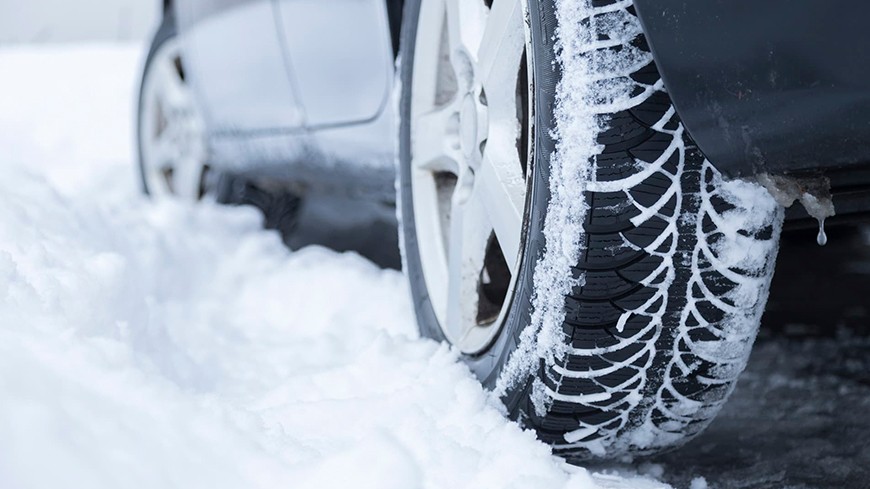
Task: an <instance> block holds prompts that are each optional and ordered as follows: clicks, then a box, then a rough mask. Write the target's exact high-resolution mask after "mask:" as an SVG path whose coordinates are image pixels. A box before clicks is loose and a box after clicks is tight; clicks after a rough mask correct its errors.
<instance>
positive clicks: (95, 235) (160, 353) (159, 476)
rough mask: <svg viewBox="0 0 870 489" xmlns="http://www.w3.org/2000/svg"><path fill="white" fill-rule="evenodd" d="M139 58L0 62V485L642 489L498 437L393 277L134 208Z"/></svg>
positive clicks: (66, 53) (243, 215)
mask: <svg viewBox="0 0 870 489" xmlns="http://www.w3.org/2000/svg"><path fill="white" fill-rule="evenodd" d="M139 52H140V50H139V49H138V47H136V46H133V47H99V46H90V47H81V48H76V49H68V50H60V49H47V48H44V49H38V50H33V49H27V50H24V49H22V50H0V73H3V74H4V76H3V77H2V78H0V94H3V96H2V97H0V171H2V175H3V178H2V179H0V487H4V488H14V489H18V488H57V487H75V488H100V487H106V488H113V489H118V488H155V487H163V488H171V487H185V488H198V487H202V488H208V489H216V488H224V487H226V488H258V487H263V488H266V487H294V488H307V487H310V488H330V487H358V488H373V489H392V488H395V489H413V488H442V487H443V488H462V487H475V488H487V489H490V488H502V487H505V488H508V487H516V488H522V489H534V488H542V489H554V488H560V487H561V488H572V489H579V488H592V487H608V488H620V487H636V488H645V487H661V484H658V483H655V482H653V481H650V480H648V479H643V478H638V477H637V476H634V475H633V472H632V470H631V469H630V468H625V469H621V471H622V473H623V475H622V476H617V475H603V474H593V473H590V472H588V471H586V470H583V469H579V468H574V467H569V466H567V465H565V464H564V463H562V462H561V461H560V460H559V459H557V458H554V457H552V456H551V454H550V450H549V448H548V447H546V446H545V445H543V444H541V443H539V442H538V441H537V440H536V439H535V437H534V436H533V434H532V433H529V432H523V431H522V430H520V429H519V428H518V427H517V426H516V425H515V424H513V423H509V422H507V421H506V420H505V419H504V418H503V417H502V415H501V414H500V407H499V405H498V404H497V402H496V401H494V400H493V398H492V397H491V396H490V395H488V394H487V393H485V392H484V391H483V390H482V389H481V387H480V385H479V384H478V382H477V381H476V380H475V379H474V378H473V377H472V375H471V374H470V373H469V372H468V371H467V369H466V368H464V367H463V366H462V365H461V364H459V363H457V361H456V356H455V354H454V353H453V352H451V351H449V350H448V349H447V348H445V347H443V346H440V345H437V344H434V343H431V342H428V341H422V340H419V339H417V336H416V332H415V328H414V326H413V315H412V311H411V306H410V304H409V302H408V300H407V291H406V290H405V287H406V286H405V282H404V279H403V278H402V276H401V275H400V274H398V273H396V272H391V271H383V270H379V269H377V268H375V267H374V266H373V265H371V264H370V263H368V262H366V261H365V260H363V259H362V258H360V257H358V256H357V255H355V254H336V253H333V252H330V251H327V250H324V249H320V248H310V249H307V250H304V251H301V252H298V253H290V252H288V251H287V250H286V249H285V248H284V247H283V246H282V244H281V242H280V240H279V238H278V236H277V235H275V234H273V233H268V232H264V231H262V230H261V229H260V217H259V216H258V215H257V214H256V213H255V212H254V211H253V210H250V209H228V208H218V207H216V206H213V205H208V204H206V205H201V206H197V207H185V206H182V205H180V204H174V203H165V204H160V205H156V204H151V203H148V202H146V201H145V200H144V199H142V198H141V197H139V196H138V194H137V188H136V181H135V178H134V172H133V164H132V162H131V159H132V156H131V154H132V146H131V138H130V122H131V120H132V113H131V110H132V102H131V100H132V87H134V86H135V72H136V69H135V68H136V67H137V66H138V64H139Z"/></svg>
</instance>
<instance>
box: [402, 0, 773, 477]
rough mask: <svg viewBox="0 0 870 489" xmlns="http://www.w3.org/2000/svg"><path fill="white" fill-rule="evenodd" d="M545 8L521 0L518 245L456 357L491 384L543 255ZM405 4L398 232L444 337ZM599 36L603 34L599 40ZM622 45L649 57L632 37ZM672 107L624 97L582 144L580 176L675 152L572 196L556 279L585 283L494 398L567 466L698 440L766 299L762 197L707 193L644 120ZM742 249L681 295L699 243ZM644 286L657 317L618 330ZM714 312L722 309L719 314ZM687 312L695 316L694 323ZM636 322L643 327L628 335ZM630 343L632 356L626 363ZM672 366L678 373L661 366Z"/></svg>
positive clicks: (690, 158)
mask: <svg viewBox="0 0 870 489" xmlns="http://www.w3.org/2000/svg"><path fill="white" fill-rule="evenodd" d="M495 1H498V0H495ZM555 3H556V2H552V1H546V0H529V10H530V12H529V14H530V15H529V21H530V29H531V39H532V50H533V59H534V62H533V64H534V66H533V71H534V74H535V107H536V110H535V160H534V162H533V164H532V172H533V174H532V179H531V180H532V182H531V188H530V202H529V204H528V208H527V213H528V221H527V240H526V242H525V243H524V259H523V262H522V264H521V267H520V271H519V278H518V280H517V285H516V289H515V292H514V297H513V302H512V306H511V309H510V311H509V314H508V316H507V318H506V321H505V324H504V326H503V328H502V331H501V333H500V334H499V336H498V337H497V339H496V340H495V341H494V343H493V344H492V345H491V347H490V348H489V349H488V350H487V351H485V352H484V353H483V354H481V355H477V356H469V355H463V357H462V360H463V361H464V362H465V363H466V364H467V365H468V367H469V368H470V369H471V370H472V371H473V372H474V373H475V374H476V375H477V376H478V377H479V378H480V380H481V382H482V384H483V385H484V386H485V387H487V388H490V389H493V388H496V386H497V384H498V383H499V379H500V377H501V376H502V374H503V373H504V370H505V366H506V365H507V364H508V362H509V359H510V358H511V355H512V354H513V353H514V352H515V351H517V349H518V345H519V344H520V343H521V338H522V336H523V333H524V331H525V330H526V328H527V327H529V325H530V324H531V311H532V310H533V306H534V300H533V299H534V294H535V282H534V272H535V269H536V266H537V265H538V262H539V259H540V258H541V257H542V256H543V255H544V253H545V251H546V239H545V229H544V226H545V222H546V220H547V212H548V203H549V202H550V199H551V194H550V189H549V182H550V170H551V164H552V161H551V157H552V155H553V154H554V153H555V151H556V150H557V146H556V141H554V140H553V138H552V136H551V135H552V130H553V129H554V124H555V122H554V121H555V110H556V107H557V101H556V93H557V87H558V84H559V82H560V80H561V77H562V72H561V70H560V64H559V60H558V53H557V47H556V45H555V43H554V41H553V33H555V32H557V28H558V22H557V12H556V6H555ZM588 6H589V8H591V9H592V11H593V12H594V11H595V10H596V9H601V10H602V11H603V12H604V11H612V10H613V9H621V10H622V11H624V12H623V13H625V14H627V16H629V17H631V18H633V19H634V20H633V21H632V22H635V23H638V22H637V19H636V15H635V13H634V9H633V6H632V5H631V2H630V1H628V2H627V1H622V2H618V1H616V0H588ZM419 11H420V0H409V1H408V2H407V3H406V5H405V17H404V22H403V29H402V42H401V46H402V51H401V56H400V78H401V83H402V87H403V90H402V93H401V97H400V105H399V110H400V117H401V125H400V139H399V167H400V168H399V183H398V187H399V200H400V202H399V217H400V223H401V231H400V233H401V234H400V236H401V238H402V240H403V245H404V247H403V249H404V253H403V257H404V261H405V263H404V265H405V270H406V274H407V276H408V279H409V282H410V287H411V292H412V296H413V301H414V305H415V310H416V314H417V320H418V325H419V329H420V332H421V334H422V335H423V336H425V337H428V338H432V339H435V340H437V341H446V339H445V337H444V335H443V333H442V331H441V329H440V327H439V325H438V321H437V319H436V317H435V314H434V311H433V309H432V305H431V302H430V299H429V296H428V292H427V290H426V283H425V279H424V277H423V271H422V265H421V261H420V257H419V247H418V244H417V236H416V234H415V223H414V209H413V199H412V198H411V183H410V161H411V154H410V116H411V114H410V97H411V93H410V92H411V87H412V77H413V70H412V68H413V65H414V53H415V49H414V42H415V39H416V33H417V22H418V17H419ZM593 15H595V14H593ZM638 24H639V23H638ZM638 30H639V28H638ZM598 34H599V36H602V35H603V36H604V38H606V35H607V33H598ZM629 44H630V45H631V47H633V48H636V49H638V50H641V51H644V52H645V53H647V55H648V53H649V48H648V46H647V44H646V41H645V39H644V37H643V34H642V32H641V33H640V34H638V35H637V36H636V37H635V38H634V39H631V41H630V43H629ZM623 47H626V46H623ZM647 58H648V60H649V62H648V63H646V64H644V65H643V66H641V67H639V68H638V69H636V70H635V71H634V72H633V73H631V74H630V77H631V78H632V80H634V81H636V82H638V83H639V84H643V85H654V84H655V83H658V84H659V86H660V85H661V83H660V77H659V75H658V72H657V70H656V67H655V64H654V61H653V60H652V56H651V55H648V56H647ZM671 109H672V105H671V101H670V98H669V97H668V95H667V93H666V92H665V91H664V88H663V87H660V88H659V89H657V90H655V93H654V94H653V95H651V96H649V97H648V98H646V99H645V100H643V101H642V102H641V103H639V104H638V105H636V106H634V107H631V108H630V109H628V110H622V111H619V112H617V113H612V114H607V115H605V116H603V117H604V118H606V119H607V121H608V125H609V128H606V129H603V130H602V131H601V132H600V133H599V134H598V138H597V142H598V143H599V144H600V145H601V146H602V147H603V150H602V152H601V154H599V155H597V156H596V157H595V158H594V161H593V162H591V163H594V168H595V169H596V171H595V175H594V176H593V178H594V179H597V180H602V181H613V180H618V179H624V178H627V179H630V178H631V177H632V176H634V175H636V174H637V173H639V170H638V169H637V165H636V164H635V158H638V159H642V160H643V161H646V162H655V161H657V159H658V158H660V157H661V156H662V154H663V152H664V151H665V149H666V148H668V147H669V145H670V144H671V143H672V142H674V138H675V137H676V136H674V133H675V132H676V134H678V135H681V137H680V139H681V140H680V141H677V142H676V144H679V145H680V146H681V150H680V152H679V157H678V158H669V159H668V161H666V162H664V163H663V164H660V168H659V171H657V172H654V173H653V174H651V175H650V176H649V178H645V179H644V180H643V181H642V182H641V183H639V184H637V185H635V186H633V187H631V188H624V189H621V191H618V192H595V191H587V192H585V194H584V195H585V199H586V202H587V203H588V205H589V210H588V212H587V214H586V216H585V222H584V229H585V236H584V237H583V241H584V242H585V246H584V247H583V249H582V252H581V253H580V256H581V258H580V260H579V262H578V263H577V264H576V266H575V267H574V270H573V273H567V274H566V276H565V280H566V281H571V280H577V279H578V277H583V278H584V279H585V283H584V284H583V285H578V286H577V287H574V289H573V292H572V293H571V294H568V295H567V296H566V297H565V303H564V320H563V322H562V335H563V342H564V345H565V346H566V347H570V348H572V349H573V350H572V351H573V353H572V354H569V355H564V356H561V357H557V356H555V354H554V355H553V356H552V357H550V358H541V359H540V362H539V363H540V364H539V368H537V369H536V370H535V371H534V372H532V373H531V374H530V375H528V376H527V377H526V378H524V379H522V381H520V382H518V383H514V384H513V385H510V386H509V387H508V388H507V390H505V391H504V392H503V393H502V394H503V401H504V402H505V405H506V407H507V409H508V412H509V415H510V417H511V418H512V419H516V420H518V421H520V422H521V423H522V424H523V425H524V426H525V427H528V428H532V429H534V430H536V432H537V434H538V436H539V438H540V439H541V440H543V441H545V442H547V443H549V444H551V445H552V446H553V447H554V450H555V452H556V453H557V454H559V455H561V456H563V457H565V458H566V459H567V460H568V461H569V462H581V461H585V460H587V459H590V458H600V457H607V458H612V457H617V456H623V455H635V454H649V453H654V452H657V451H661V450H665V449H670V448H674V447H677V446H680V445H681V444H682V443H684V442H685V441H687V440H689V439H691V438H692V437H694V436H696V435H697V434H699V433H700V432H701V431H702V429H703V428H704V427H706V426H707V425H708V424H709V422H710V421H711V420H712V418H713V417H714V416H715V414H716V413H717V412H718V410H719V408H720V407H721V405H722V403H723V402H724V401H725V399H726V398H727V397H728V396H729V395H730V393H731V391H732V389H733V386H734V383H735V382H736V379H737V375H738V374H739V373H740V372H742V370H743V369H744V368H745V364H746V359H747V357H748V350H749V348H751V345H752V342H753V341H754V339H755V334H756V332H757V328H758V324H759V321H760V315H761V312H762V311H763V307H764V304H765V302H766V298H767V291H768V287H769V283H770V279H771V278H772V274H773V265H774V261H775V255H776V250H777V242H778V237H779V231H780V229H781V220H782V213H781V211H780V210H779V209H778V208H776V207H775V206H774V205H772V204H771V203H770V202H769V201H763V202H762V203H763V204H764V205H760V207H759V210H758V212H759V213H760V214H761V216H760V218H758V219H752V220H748V221H747V220H746V218H745V215H744V214H741V212H744V213H745V211H747V207H751V206H754V205H759V203H758V202H754V201H753V199H756V200H757V199H759V198H761V199H763V197H758V195H759V194H757V193H754V192H755V190H757V189H746V188H743V187H740V185H743V184H742V183H738V184H736V185H738V187H740V188H736V189H734V190H735V191H728V192H725V191H721V190H722V189H724V188H726V187H727V186H728V185H731V184H726V183H725V182H723V180H722V179H721V176H720V175H719V173H718V172H717V171H716V170H715V167H713V165H711V164H710V163H709V162H707V161H706V160H705V158H704V157H703V155H702V154H701V153H700V151H698V150H697V148H695V147H694V144H693V143H692V141H691V139H690V137H689V136H688V134H687V133H685V131H683V130H682V124H681V122H680V120H679V118H678V116H677V115H676V114H675V113H674V114H673V116H672V117H671V118H670V120H669V121H667V124H666V125H665V128H667V131H668V132H663V131H662V130H657V129H656V128H654V127H653V126H654V125H655V122H656V121H659V119H661V118H662V116H663V115H665V114H666V113H668V111H669V110H671ZM729 188H730V187H729ZM674 189H676V192H677V193H679V195H680V198H674V199H669V200H668V201H667V202H666V203H664V205H663V206H662V207H661V209H660V212H659V213H657V214H656V215H654V216H651V217H650V218H648V219H646V220H644V221H643V222H637V223H633V222H632V218H636V217H637V216H638V215H639V214H640V211H639V210H638V209H637V207H636V206H635V205H634V204H636V203H637V202H644V203H647V204H650V205H654V204H653V203H655V202H656V201H657V200H658V199H662V198H663V197H666V196H667V195H668V192H669V191H673V190H674ZM747 194H751V195H750V198H748V200H747V199H744V197H746V195H747ZM741 216H743V217H741ZM729 219H730V221H731V222H729V225H728V226H725V227H726V229H717V225H716V224H715V223H716V222H728V220H729ZM670 224H673V225H675V226H676V232H675V236H672V237H670V238H668V239H667V240H666V241H667V242H668V243H669V244H670V245H672V247H673V249H674V252H673V256H672V257H671V259H672V261H671V262H670V263H671V264H672V266H671V270H672V273H673V276H672V278H671V280H669V281H668V283H667V284H666V287H665V285H663V282H662V281H661V280H660V279H659V278H658V277H654V276H650V274H651V273H652V272H653V271H654V270H656V268H657V267H658V265H659V264H660V259H659V257H657V256H654V253H650V252H647V251H646V250H645V249H644V248H645V247H647V246H649V245H650V244H651V243H653V242H654V241H655V240H656V239H657V238H658V237H660V236H661V235H662V234H663V232H664V231H665V229H667V228H668V226H669V225H670ZM671 229H674V228H671ZM701 231H703V232H701ZM756 245H757V246H760V247H761V250H762V251H761V257H762V259H761V260H756V261H755V262H753V263H752V265H753V266H746V267H744V268H736V267H735V269H723V270H717V269H716V268H715V267H714V266H713V265H712V264H711V263H710V261H714V262H715V261H717V260H716V257H710V260H708V261H707V262H705V263H704V264H705V266H706V269H705V271H704V272H703V275H704V276H703V285H704V286H705V287H706V288H705V291H704V292H705V293H712V294H713V295H715V297H713V298H710V299H711V300H708V298H705V297H703V294H701V295H700V296H699V294H698V291H697V290H696V289H697V288H698V287H699V286H698V280H697V273H699V272H698V271H697V269H695V268H694V267H692V266H691V263H692V257H693V256H695V255H696V254H697V253H698V250H699V249H708V248H709V249H713V248H717V247H718V248H721V249H722V250H723V253H726V252H732V251H734V250H735V249H739V247H741V246H750V247H751V246H756ZM708 251H709V250H708ZM726 276H727V277H732V278H734V277H735V276H741V277H745V278H746V283H743V282H741V281H740V280H738V282H740V283H735V282H734V281H732V280H729V279H728V278H726ZM657 292H662V294H663V301H662V304H660V305H659V307H660V308H662V317H663V318H665V319H664V320H663V323H662V324H661V325H660V326H656V327H654V328H652V327H649V324H646V325H645V324H644V322H643V319H640V318H638V317H637V316H636V315H633V316H631V317H629V319H628V320H627V321H626V323H625V324H624V328H619V327H618V321H619V318H620V316H621V315H623V314H633V310H634V309H635V308H638V307H641V306H642V305H643V304H645V302H646V301H647V300H648V299H649V298H650V297H652V296H653V295H654V294H656V293H657ZM738 292H739V293H748V294H749V295H750V296H753V294H754V297H755V300H754V301H748V302H747V303H745V304H735V303H734V300H733V298H732V297H731V296H732V295H734V294H737V293H738ZM717 305H718V306H721V307H717ZM726 305H727V307H726ZM723 307H724V308H725V309H728V311H727V312H726V311H723V310H722V308H723ZM690 308H691V310H690ZM692 311H695V312H692ZM693 314H694V315H701V316H703V317H702V318H695V317H693ZM701 322H703V323H705V324H700V323H701ZM692 323H695V324H692ZM735 324H740V325H741V326H740V327H741V328H742V329H740V331H739V332H738V333H739V335H737V333H735V335H737V336H739V341H737V344H738V346H734V344H733V343H734V341H731V340H728V341H726V340H724V339H723V340H721V341H720V340H719V338H720V337H721V335H720V328H723V327H727V328H732V327H734V326H733V325H735ZM645 328H646V329H651V331H650V332H649V333H648V334H647V333H643V332H644V331H645ZM640 333H643V334H640ZM620 340H623V342H625V341H627V342H628V344H626V345H625V346H624V347H621V348H619V349H617V350H614V351H608V352H606V353H600V352H599V350H600V349H601V348H603V347H606V346H608V345H611V346H612V345H615V344H620ZM695 342H705V343H704V345H705V346H706V350H705V351H704V353H703V354H701V353H699V352H697V351H693V347H694V346H695V345H696V343H695ZM644 349H646V353H642V354H640V355H639V356H638V353H639V352H644V351H645V350H644ZM735 349H739V350H740V351H738V352H736V353H738V354H735V352H734V351H732V350H735ZM596 352H598V353H596ZM626 362H628V363H626ZM622 364H624V365H622ZM602 365H613V366H617V367H618V368H616V369H615V370H614V371H612V372H609V373H608V374H606V375H600V376H596V377H591V378H568V377H565V376H564V375H563V374H560V373H559V372H565V371H566V370H568V371H572V372H582V371H584V370H585V371H589V370H594V369H596V368H600V367H601V366H602ZM675 365H679V366H688V368H675ZM634 378H637V379H639V380H638V385H634V384H632V383H631V382H632V379H634ZM626 382H628V384H626ZM619 385H623V386H625V388H623V389H620V390H618V392H616V393H615V395H613V396H612V397H611V398H610V399H609V400H608V401H607V402H603V401H598V402H596V401H588V402H582V401H580V402H567V401H564V400H558V399H555V398H550V399H548V400H547V402H545V403H544V404H543V405H542V404H541V402H540V398H541V391H542V390H546V388H549V389H551V390H552V391H554V392H557V393H558V394H560V395H564V396H574V397H577V398H580V397H582V396H584V395H587V394H595V393H598V392H601V390H602V388H604V386H608V387H613V386H619ZM593 397H594V396H593ZM612 401H613V402H612ZM687 406H688V407H687ZM673 410H679V411H680V412H673ZM590 427H592V428H593V431H594V432H592V433H589V434H586V435H585V436H582V437H580V439H571V440H570V441H569V440H568V438H566V435H569V434H571V433H577V432H578V430H582V429H584V428H586V429H588V428H590Z"/></svg>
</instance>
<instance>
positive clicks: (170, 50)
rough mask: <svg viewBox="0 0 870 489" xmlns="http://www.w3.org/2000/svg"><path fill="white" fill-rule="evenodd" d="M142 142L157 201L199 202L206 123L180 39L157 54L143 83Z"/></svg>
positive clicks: (148, 187) (202, 192) (203, 189)
mask: <svg viewBox="0 0 870 489" xmlns="http://www.w3.org/2000/svg"><path fill="white" fill-rule="evenodd" d="M139 142H140V148H141V158H142V174H143V178H144V179H145V188H146V190H147V191H148V193H149V194H150V195H151V196H153V197H157V198H160V197H167V196H176V197H179V198H182V199H185V200H191V201H194V200H198V199H200V198H202V197H203V196H204V195H205V193H206V187H207V181H206V180H207V176H208V167H207V165H206V164H205V162H206V156H207V155H206V136H205V124H204V121H203V118H202V115H201V113H200V111H199V109H198V107H197V104H196V102H195V100H194V96H193V92H192V91H191V88H190V86H189V85H188V82H187V79H186V77H185V73H184V68H183V65H182V63H181V48H180V44H179V42H178V40H177V39H170V40H168V41H166V42H165V43H163V44H162V45H161V46H160V47H159V48H158V50H157V51H156V52H155V53H154V56H153V58H152V60H151V62H150V63H149V64H148V69H147V71H146V73H145V77H144V80H143V82H142V101H141V112H140V121H139Z"/></svg>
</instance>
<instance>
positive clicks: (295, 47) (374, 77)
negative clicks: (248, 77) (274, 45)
mask: <svg viewBox="0 0 870 489" xmlns="http://www.w3.org/2000/svg"><path fill="white" fill-rule="evenodd" d="M274 2H275V5H276V9H277V12H278V16H279V20H280V24H281V26H282V35H283V37H284V41H285V50H286V56H287V59H288V62H289V63H290V65H291V66H292V69H293V73H294V79H295V81H296V89H297V90H298V94H299V97H300V100H301V103H302V106H303V107H304V109H305V113H306V125H307V126H308V127H310V128H318V127H323V126H335V125H346V124H354V123H361V122H364V121H373V120H374V119H376V118H377V117H378V116H379V114H381V112H382V111H383V110H384V108H385V107H386V105H387V104H388V100H389V93H390V87H391V84H392V78H393V72H394V68H393V60H394V57H393V46H392V37H391V32H390V25H389V20H388V14H387V8H386V3H385V2H384V0H274Z"/></svg>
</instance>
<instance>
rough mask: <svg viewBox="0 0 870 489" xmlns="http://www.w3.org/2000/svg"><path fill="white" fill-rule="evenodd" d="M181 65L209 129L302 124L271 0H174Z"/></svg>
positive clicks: (285, 127) (252, 129)
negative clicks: (180, 47) (180, 46)
mask: <svg viewBox="0 0 870 489" xmlns="http://www.w3.org/2000/svg"><path fill="white" fill-rule="evenodd" d="M175 11H176V15H177V17H178V22H179V29H180V32H181V34H182V42H183V47H184V64H185V66H184V68H185V72H186V75H187V76H190V77H191V83H192V84H193V85H194V86H195V87H196V93H197V96H198V98H199V102H200V103H201V105H202V106H203V110H204V112H205V115H206V117H207V118H208V120H209V127H210V129H211V130H212V132H213V133H239V134H246V133H258V132H264V131H275V130H294V129H298V128H301V127H302V126H303V118H304V117H303V116H304V114H303V112H302V108H301V106H300V104H299V101H298V99H297V97H296V95H295V93H294V88H293V81H292V78H291V77H292V74H291V73H290V72H289V67H288V66H287V60H286V58H285V57H284V50H283V46H282V38H281V36H280V35H279V29H280V26H279V24H277V23H276V18H275V8H274V5H273V2H272V0H176V5H175Z"/></svg>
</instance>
